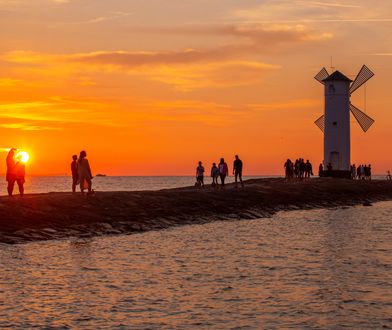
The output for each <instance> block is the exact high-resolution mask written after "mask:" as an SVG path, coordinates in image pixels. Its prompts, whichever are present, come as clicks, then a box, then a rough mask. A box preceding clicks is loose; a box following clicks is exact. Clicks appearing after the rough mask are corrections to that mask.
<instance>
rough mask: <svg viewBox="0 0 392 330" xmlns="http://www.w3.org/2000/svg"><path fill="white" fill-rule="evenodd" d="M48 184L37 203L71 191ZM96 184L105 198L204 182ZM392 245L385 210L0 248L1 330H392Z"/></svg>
mask: <svg viewBox="0 0 392 330" xmlns="http://www.w3.org/2000/svg"><path fill="white" fill-rule="evenodd" d="M37 180H38V179H37ZM39 180H40V181H33V180H31V181H30V184H31V186H30V187H31V188H30V191H31V192H48V191H52V190H54V189H53V188H56V189H55V190H56V191H63V190H64V191H66V190H67V189H68V188H69V178H59V177H56V178H45V179H42V178H40V179H39ZM94 180H96V181H95V184H96V187H97V190H142V189H148V190H156V189H161V188H172V187H176V186H182V185H192V184H193V183H194V182H193V178H185V177H181V178H173V177H172V178H157V177H154V178H150V179H140V178H132V179H121V178H112V177H105V178H96V179H94ZM34 182H41V184H42V182H45V188H44V187H43V186H41V187H40V188H38V186H34V185H33V183H34ZM153 182H154V183H153ZM114 185H116V188H115V189H114V188H113V189H111V188H112V187H113V186H114ZM98 187H99V188H98ZM105 187H107V188H105ZM391 238H392V202H380V203H375V204H373V206H370V207H365V206H356V207H338V208H331V209H316V210H306V211H301V210H298V211H287V212H280V213H277V214H276V215H275V216H273V217H271V218H261V219H255V220H235V221H218V222H213V223H209V224H203V225H186V226H182V227H175V228H171V229H166V230H160V231H151V232H145V233H138V234H132V235H119V236H107V237H99V238H93V239H77V238H72V239H64V240H53V241H42V242H33V243H27V244H19V245H6V244H0V263H1V271H0V297H1V299H0V328H1V329H3V328H4V329H35V328H36V329H289V328H292V329H391V328H392V239H391Z"/></svg>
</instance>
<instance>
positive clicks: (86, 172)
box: [78, 150, 93, 195]
mask: <svg viewBox="0 0 392 330" xmlns="http://www.w3.org/2000/svg"><path fill="white" fill-rule="evenodd" d="M86 157H87V153H86V152H85V151H84V150H83V151H81V152H80V155H79V159H78V178H79V183H80V191H81V192H82V194H84V189H85V186H87V190H88V193H87V194H88V195H91V194H92V193H93V191H92V189H91V187H92V182H91V180H92V178H93V175H92V174H91V168H90V164H89V162H88V160H87V158H86Z"/></svg>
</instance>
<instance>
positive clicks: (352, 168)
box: [350, 164, 357, 180]
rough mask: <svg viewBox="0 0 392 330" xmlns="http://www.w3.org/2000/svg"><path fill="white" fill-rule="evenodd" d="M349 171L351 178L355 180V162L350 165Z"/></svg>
mask: <svg viewBox="0 0 392 330" xmlns="http://www.w3.org/2000/svg"><path fill="white" fill-rule="evenodd" d="M350 171H351V179H352V180H355V177H356V175H357V168H356V166H355V164H352V165H351V167H350Z"/></svg>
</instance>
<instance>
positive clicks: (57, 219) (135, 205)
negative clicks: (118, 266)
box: [0, 178, 392, 244]
mask: <svg viewBox="0 0 392 330" xmlns="http://www.w3.org/2000/svg"><path fill="white" fill-rule="evenodd" d="M244 183H245V188H244V189H241V188H238V189H236V188H235V186H234V184H228V185H227V186H226V187H225V189H223V190H221V189H214V188H213V187H211V186H206V187H205V188H202V189H198V188H195V187H184V188H174V189H164V190H158V191H129V192H124V191H120V192H99V191H98V192H96V195H95V196H91V197H90V196H81V195H80V194H75V195H72V194H71V193H48V194H30V195H25V196H24V197H23V198H20V197H18V196H17V195H16V196H15V197H14V198H9V197H7V196H4V197H3V196H2V197H0V243H6V244H19V243H27V242H32V241H39V240H50V239H64V238H71V237H79V238H90V237H97V236H104V235H118V234H132V233H140V232H145V231H150V230H160V229H166V228H170V227H174V226H181V225H190V224H203V223H208V222H212V221H224V220H226V221H230V220H241V219H244V220H246V219H259V218H266V217H271V216H272V215H273V214H275V213H277V212H279V211H290V210H309V209H317V208H331V207H339V206H355V205H359V204H363V203H365V202H379V201H387V200H392V183H391V182H390V181H386V180H384V181H383V180H375V181H351V180H344V179H330V178H315V179H311V180H307V181H301V182H300V181H292V182H286V181H285V180H284V179H281V178H264V179H250V180H247V181H245V182H244Z"/></svg>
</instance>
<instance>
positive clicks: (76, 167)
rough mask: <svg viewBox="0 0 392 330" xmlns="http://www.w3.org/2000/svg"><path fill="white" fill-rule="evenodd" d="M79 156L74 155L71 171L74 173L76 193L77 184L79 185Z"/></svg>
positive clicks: (73, 184)
mask: <svg viewBox="0 0 392 330" xmlns="http://www.w3.org/2000/svg"><path fill="white" fill-rule="evenodd" d="M77 160H78V156H76V155H73V156H72V163H71V173H72V193H75V191H76V186H77V185H78V181H79V175H78V162H77Z"/></svg>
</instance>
